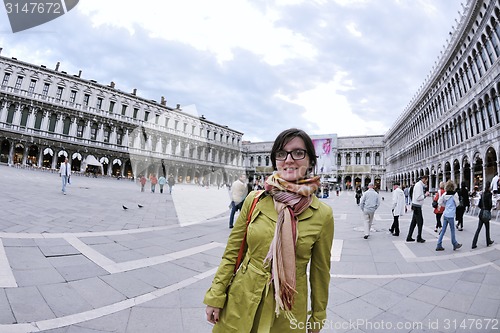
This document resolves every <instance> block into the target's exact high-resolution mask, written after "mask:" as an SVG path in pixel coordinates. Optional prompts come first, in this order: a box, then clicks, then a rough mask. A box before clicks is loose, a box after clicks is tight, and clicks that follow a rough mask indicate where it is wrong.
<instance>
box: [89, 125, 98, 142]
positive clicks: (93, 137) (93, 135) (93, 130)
mask: <svg viewBox="0 0 500 333" xmlns="http://www.w3.org/2000/svg"><path fill="white" fill-rule="evenodd" d="M97 128H98V127H97V124H96V123H93V124H92V126H91V127H90V140H96V139H97Z"/></svg>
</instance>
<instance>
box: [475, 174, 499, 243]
mask: <svg viewBox="0 0 500 333" xmlns="http://www.w3.org/2000/svg"><path fill="white" fill-rule="evenodd" d="M490 189H491V183H490V182H489V181H487V182H486V184H485V186H484V191H483V194H482V195H481V199H479V203H478V207H479V208H480V209H481V210H480V211H479V221H478V223H477V229H476V233H475V234H474V239H473V240H472V248H473V249H475V248H476V247H477V239H478V238H479V233H480V232H481V228H482V227H483V224H484V229H485V232H486V246H490V245H491V244H493V243H494V241H493V240H492V239H491V237H490V220H491V208H492V206H493V200H492V197H493V195H492V194H491V190H490Z"/></svg>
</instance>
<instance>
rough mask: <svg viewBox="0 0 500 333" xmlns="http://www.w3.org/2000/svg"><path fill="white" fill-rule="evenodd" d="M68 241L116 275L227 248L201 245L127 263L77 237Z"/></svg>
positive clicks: (210, 244)
mask: <svg viewBox="0 0 500 333" xmlns="http://www.w3.org/2000/svg"><path fill="white" fill-rule="evenodd" d="M64 239H66V241H67V242H68V243H69V244H71V245H72V246H73V247H74V248H75V249H77V250H78V251H80V253H82V254H83V255H84V256H86V257H87V258H89V259H90V260H91V261H92V262H94V263H95V264H96V265H99V266H100V267H102V268H103V269H105V270H106V271H107V272H109V273H111V274H114V273H120V272H126V271H131V270H134V269H139V268H144V267H149V266H153V265H158V264H163V263H166V262H169V261H172V260H176V259H180V258H184V257H189V256H192V255H194V254H197V253H201V252H204V251H208V250H211V249H215V248H218V247H223V248H224V247H225V246H226V245H225V244H222V243H217V242H211V243H208V244H204V245H200V246H195V247H192V248H189V249H187V250H182V251H177V252H172V253H167V254H163V255H159V256H155V257H149V258H143V259H138V260H131V261H126V262H120V263H117V262H114V261H113V260H111V259H109V258H108V257H106V256H104V255H102V254H101V253H99V252H97V251H96V250H94V249H92V247H90V246H88V245H87V244H85V243H84V242H82V241H81V240H79V239H78V238H76V237H69V236H66V237H64Z"/></svg>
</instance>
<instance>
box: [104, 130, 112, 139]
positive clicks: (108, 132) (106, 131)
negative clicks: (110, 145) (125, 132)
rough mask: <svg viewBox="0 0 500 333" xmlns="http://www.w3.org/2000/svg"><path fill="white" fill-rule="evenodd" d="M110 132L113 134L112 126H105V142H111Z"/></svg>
mask: <svg viewBox="0 0 500 333" xmlns="http://www.w3.org/2000/svg"><path fill="white" fill-rule="evenodd" d="M110 134H111V127H109V126H105V127H104V142H109V136H110Z"/></svg>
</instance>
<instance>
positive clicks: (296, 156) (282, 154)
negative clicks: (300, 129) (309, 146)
mask: <svg viewBox="0 0 500 333" xmlns="http://www.w3.org/2000/svg"><path fill="white" fill-rule="evenodd" d="M288 155H291V156H292V159H293V160H294V161H295V160H303V159H304V158H305V157H306V155H307V151H306V150H305V149H295V150H292V151H286V150H278V151H277V152H276V160H277V161H284V160H286V159H287V158H288Z"/></svg>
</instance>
